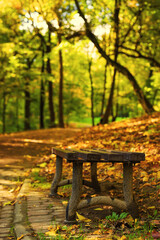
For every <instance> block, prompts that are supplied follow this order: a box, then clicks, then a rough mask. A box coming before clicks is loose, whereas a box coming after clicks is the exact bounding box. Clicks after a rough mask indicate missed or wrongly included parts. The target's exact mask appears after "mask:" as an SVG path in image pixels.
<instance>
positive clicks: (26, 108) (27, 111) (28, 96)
mask: <svg viewBox="0 0 160 240" xmlns="http://www.w3.org/2000/svg"><path fill="white" fill-rule="evenodd" d="M36 57H37V54H36V55H35V56H33V58H32V59H29V58H27V68H26V71H27V72H29V71H30V69H31V66H32V64H33V62H34V59H35V58H36ZM29 87H30V79H29V78H28V77H26V80H25V89H24V95H25V105H24V130H29V129H31V126H30V115H31V112H30V105H31V94H30V89H29Z"/></svg>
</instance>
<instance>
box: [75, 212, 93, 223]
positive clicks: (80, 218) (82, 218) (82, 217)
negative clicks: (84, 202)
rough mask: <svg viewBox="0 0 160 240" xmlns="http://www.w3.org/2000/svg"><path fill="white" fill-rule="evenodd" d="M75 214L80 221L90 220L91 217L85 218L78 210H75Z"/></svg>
mask: <svg viewBox="0 0 160 240" xmlns="http://www.w3.org/2000/svg"><path fill="white" fill-rule="evenodd" d="M76 214H77V217H78V219H79V220H80V221H83V222H91V219H88V218H85V217H84V216H82V215H80V214H79V213H78V212H76Z"/></svg>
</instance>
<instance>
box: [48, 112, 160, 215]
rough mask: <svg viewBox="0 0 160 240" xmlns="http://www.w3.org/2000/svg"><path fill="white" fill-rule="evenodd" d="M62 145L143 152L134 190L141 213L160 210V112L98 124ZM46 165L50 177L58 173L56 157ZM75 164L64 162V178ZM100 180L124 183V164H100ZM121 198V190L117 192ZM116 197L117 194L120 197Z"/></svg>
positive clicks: (65, 146)
mask: <svg viewBox="0 0 160 240" xmlns="http://www.w3.org/2000/svg"><path fill="white" fill-rule="evenodd" d="M60 147H63V148H74V149H81V148H84V149H85V148H91V149H92V148H103V149H113V150H114V149H116V150H123V151H133V152H143V153H145V156H146V160H145V161H144V162H141V163H140V164H136V165H135V167H134V191H135V196H136V200H137V201H138V204H139V207H140V210H141V215H142V216H146V215H153V214H154V212H155V210H157V211H159V210H160V200H159V199H160V198H159V195H160V171H159V170H160V113H154V114H152V115H149V116H148V115H145V116H143V117H140V118H134V119H129V120H125V121H121V122H114V123H110V124H107V125H98V126H95V127H92V128H86V129H83V130H82V131H81V132H80V133H78V134H77V135H76V136H75V137H74V138H72V139H70V140H69V141H68V142H64V143H63V144H62V145H60ZM51 159H52V160H51V161H50V163H49V164H48V165H47V167H46V168H45V171H46V173H47V176H53V173H54V172H55V157H54V156H51ZM71 176H72V164H68V163H65V165H64V170H63V177H64V178H71ZM89 176H90V166H89V164H85V166H84V177H86V178H89ZM98 179H99V180H100V181H109V182H111V183H114V184H116V183H118V184H119V183H122V166H121V164H115V165H114V166H112V165H111V164H108V163H106V164H104V163H99V164H98ZM63 194H64V196H65V193H63ZM110 194H111V195H113V194H115V195H117V196H118V197H119V196H120V197H122V192H121V193H117V192H114V193H113V191H111V192H110ZM117 196H116V197H117Z"/></svg>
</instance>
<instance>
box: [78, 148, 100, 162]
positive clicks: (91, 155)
mask: <svg viewBox="0 0 160 240" xmlns="http://www.w3.org/2000/svg"><path fill="white" fill-rule="evenodd" d="M76 152H77V155H78V158H81V159H83V160H85V161H99V160H100V159H101V155H100V154H98V153H95V152H93V151H91V150H89V151H83V150H77V151H76Z"/></svg>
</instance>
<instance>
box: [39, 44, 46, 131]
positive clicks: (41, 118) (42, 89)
mask: <svg viewBox="0 0 160 240" xmlns="http://www.w3.org/2000/svg"><path fill="white" fill-rule="evenodd" d="M44 69H45V66H44V48H43V49H42V67H41V86H40V128H44V101H45V88H44V79H43V74H44Z"/></svg>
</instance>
